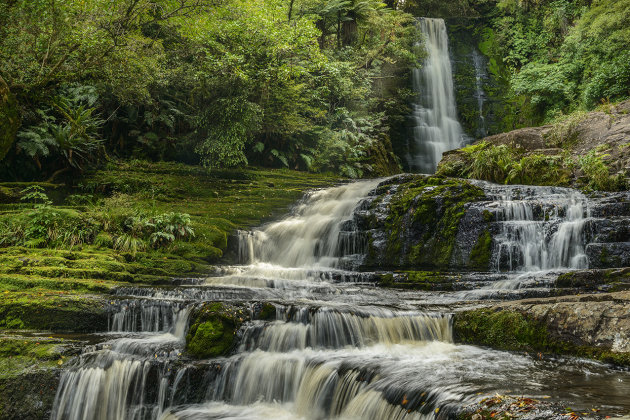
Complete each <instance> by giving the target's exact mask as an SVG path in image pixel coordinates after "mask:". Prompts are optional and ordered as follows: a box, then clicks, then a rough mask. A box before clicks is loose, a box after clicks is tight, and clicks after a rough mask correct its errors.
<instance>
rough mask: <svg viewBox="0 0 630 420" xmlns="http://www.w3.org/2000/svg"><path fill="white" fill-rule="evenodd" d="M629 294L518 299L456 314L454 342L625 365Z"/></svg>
mask: <svg viewBox="0 0 630 420" xmlns="http://www.w3.org/2000/svg"><path fill="white" fill-rule="evenodd" d="M628 305H630V293H629V292H617V293H610V294H602V295H577V296H564V297H558V298H545V299H540V300H523V301H517V302H509V303H503V304H499V305H496V306H494V307H491V308H482V309H475V310H469V311H463V312H458V313H456V314H455V316H454V323H453V334H454V337H455V340H456V342H459V343H464V344H476V345H482V346H489V347H493V348H497V349H502V350H513V351H526V352H542V353H556V354H568V355H572V356H579V357H589V358H593V359H597V360H601V361H604V362H609V363H613V364H616V365H622V366H630V315H629V313H628Z"/></svg>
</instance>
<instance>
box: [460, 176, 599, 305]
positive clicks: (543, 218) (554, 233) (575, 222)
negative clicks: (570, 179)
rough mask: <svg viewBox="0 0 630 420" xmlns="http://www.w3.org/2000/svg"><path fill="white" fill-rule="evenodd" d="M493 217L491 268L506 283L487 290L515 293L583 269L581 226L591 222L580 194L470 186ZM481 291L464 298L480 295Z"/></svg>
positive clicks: (561, 190)
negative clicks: (503, 275) (556, 273)
mask: <svg viewBox="0 0 630 420" xmlns="http://www.w3.org/2000/svg"><path fill="white" fill-rule="evenodd" d="M473 182H474V183H475V184H477V185H479V186H480V187H482V188H483V189H484V191H485V193H486V196H487V197H488V199H489V200H490V201H488V202H484V204H482V205H483V206H484V208H485V211H489V212H490V213H493V214H494V219H495V222H494V225H495V230H496V233H495V235H493V251H492V266H493V269H494V271H496V272H504V273H507V275H508V278H507V279H506V280H503V281H496V282H493V283H491V284H490V285H489V286H487V287H486V289H512V290H514V289H518V288H520V287H523V286H524V285H528V284H534V285H536V284H538V285H544V284H545V283H552V282H553V281H554V280H555V277H556V276H553V275H548V274H550V273H552V272H554V271H563V270H571V269H582V268H588V258H587V256H586V252H585V249H586V245H587V237H586V236H587V235H586V232H585V227H586V226H587V223H588V221H589V218H590V211H589V204H588V200H587V198H586V197H585V196H584V194H582V193H580V192H578V191H576V190H572V189H570V188H560V187H540V186H523V185H495V184H490V183H486V182H482V181H473ZM483 293H484V290H483V289H482V290H477V291H473V292H472V293H469V294H468V295H467V296H468V297H471V296H473V295H475V294H477V295H479V294H483Z"/></svg>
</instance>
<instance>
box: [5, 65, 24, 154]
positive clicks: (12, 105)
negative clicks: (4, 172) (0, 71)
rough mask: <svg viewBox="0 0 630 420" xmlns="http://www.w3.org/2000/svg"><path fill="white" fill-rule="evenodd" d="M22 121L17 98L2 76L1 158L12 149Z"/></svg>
mask: <svg viewBox="0 0 630 420" xmlns="http://www.w3.org/2000/svg"><path fill="white" fill-rule="evenodd" d="M21 122H22V121H21V115H20V110H19V108H18V102H17V99H15V96H14V95H13V94H12V93H11V91H10V90H9V86H8V85H7V83H6V82H5V81H4V79H3V78H2V76H0V160H2V159H4V157H5V156H6V155H7V153H8V152H9V150H11V146H13V143H14V142H15V137H16V136H17V132H18V129H19V128H20V123H21Z"/></svg>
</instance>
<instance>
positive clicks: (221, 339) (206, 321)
mask: <svg viewBox="0 0 630 420" xmlns="http://www.w3.org/2000/svg"><path fill="white" fill-rule="evenodd" d="M248 316H249V315H248V311H247V310H246V309H245V307H240V306H232V305H228V304H223V303H218V302H216V303H207V304H204V305H203V306H202V307H201V308H199V309H197V310H196V311H195V312H194V313H193V315H192V317H191V325H190V329H189V330H188V334H187V335H186V350H187V351H188V353H189V354H190V355H191V356H193V357H195V358H198V359H202V358H210V357H217V356H222V355H226V354H227V353H228V352H229V351H230V350H231V349H232V348H233V346H234V340H235V335H236V332H237V331H238V329H239V328H240V326H241V324H242V323H243V321H245V319H246V318H247V317H248Z"/></svg>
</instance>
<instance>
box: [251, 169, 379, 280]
mask: <svg viewBox="0 0 630 420" xmlns="http://www.w3.org/2000/svg"><path fill="white" fill-rule="evenodd" d="M379 182H380V180H378V179H377V180H369V181H359V182H353V183H350V184H346V185H342V186H339V187H334V188H328V189H325V190H319V191H315V192H313V193H312V194H310V195H309V196H308V197H307V198H306V199H305V200H303V201H302V203H300V204H299V205H298V206H297V207H296V208H295V209H294V211H293V214H292V215H291V216H289V217H287V218H285V219H283V220H280V221H278V222H275V223H271V224H269V225H267V226H265V227H263V228H262V229H260V230H254V231H252V232H240V233H239V254H240V258H241V262H243V263H249V264H253V263H257V262H264V263H266V264H272V265H276V266H280V267H286V268H301V267H308V268H309V269H313V268H316V267H323V268H337V267H338V266H339V259H340V257H343V256H346V255H349V254H362V253H363V252H364V250H365V247H364V244H365V238H362V237H358V236H353V234H355V230H353V229H347V226H345V225H344V224H345V223H346V222H348V221H350V222H351V219H352V216H353V213H354V210H355V208H356V207H357V206H358V205H359V203H360V201H361V200H363V199H364V198H365V197H366V196H367V194H368V192H370V191H371V190H373V189H374V188H376V186H377V185H378V184H379Z"/></svg>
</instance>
